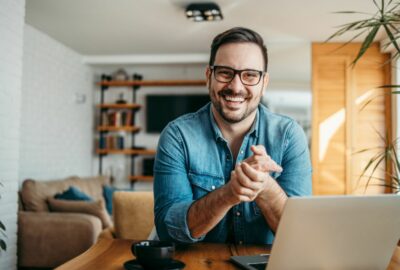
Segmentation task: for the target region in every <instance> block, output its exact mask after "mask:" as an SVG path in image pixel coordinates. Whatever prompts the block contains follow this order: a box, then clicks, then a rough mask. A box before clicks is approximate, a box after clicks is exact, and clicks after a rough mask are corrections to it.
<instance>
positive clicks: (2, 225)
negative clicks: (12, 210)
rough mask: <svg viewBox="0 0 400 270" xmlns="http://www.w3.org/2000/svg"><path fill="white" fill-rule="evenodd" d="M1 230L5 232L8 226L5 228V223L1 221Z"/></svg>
mask: <svg viewBox="0 0 400 270" xmlns="http://www.w3.org/2000/svg"><path fill="white" fill-rule="evenodd" d="M0 229H1V230H3V231H5V230H6V226H4V224H3V222H1V221H0Z"/></svg>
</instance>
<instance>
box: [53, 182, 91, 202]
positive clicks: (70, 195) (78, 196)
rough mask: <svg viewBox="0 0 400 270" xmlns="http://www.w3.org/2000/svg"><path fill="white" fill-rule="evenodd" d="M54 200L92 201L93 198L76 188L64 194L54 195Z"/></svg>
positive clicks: (71, 188)
mask: <svg viewBox="0 0 400 270" xmlns="http://www.w3.org/2000/svg"><path fill="white" fill-rule="evenodd" d="M54 198H56V199H59V200H69V201H92V198H91V197H90V196H89V195H87V194H86V193H84V192H82V191H81V190H80V189H79V188H77V187H74V186H71V187H69V188H68V189H67V190H66V191H64V192H63V193H59V194H56V195H54Z"/></svg>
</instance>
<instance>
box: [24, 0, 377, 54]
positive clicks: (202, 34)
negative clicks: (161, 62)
mask: <svg viewBox="0 0 400 270" xmlns="http://www.w3.org/2000/svg"><path fill="white" fill-rule="evenodd" d="M192 2H193V1H187V0H146V1H140V0H114V1H112V0H26V22H27V23H28V24H30V25H32V26H34V27H35V28H37V29H39V30H40V31H42V32H44V33H46V34H48V35H49V36H51V37H53V38H54V39H56V40H58V41H60V42H61V43H63V44H65V45H67V46H68V47H70V48H72V49H73V50H75V51H77V52H78V53H80V54H83V55H120V54H134V55H140V54H199V53H208V51H209V46H210V43H211V40H212V38H213V37H214V36H215V35H216V34H218V33H220V32H222V31H224V30H226V29H228V28H230V27H234V26H244V27H248V28H252V29H254V30H256V31H258V32H259V33H260V34H261V35H262V36H263V38H264V39H265V41H266V43H267V45H268V46H272V47H273V48H275V49H276V50H279V48H285V47H293V46H295V45H296V44H310V42H312V41H324V40H326V38H327V37H329V36H330V35H331V34H332V33H333V32H334V31H335V26H338V25H341V24H344V23H346V22H351V21H354V20H356V19H359V18H360V16H361V15H355V14H334V13H333V12H335V11H343V10H354V11H363V12H370V13H373V12H374V11H375V7H374V5H373V1H372V0H370V1H368V0H302V1H299V0H279V1H276V0H216V1H214V2H216V3H218V4H219V6H220V7H221V10H222V12H223V15H224V20H223V21H219V22H200V23H196V22H192V21H189V20H187V19H186V17H185V14H184V9H185V7H186V6H187V5H188V4H189V3H192ZM194 2H207V1H199V0H196V1H194ZM208 2H209V1H208ZM344 40H345V39H342V40H341V41H344ZM338 41H340V40H338Z"/></svg>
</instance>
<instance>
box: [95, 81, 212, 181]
mask: <svg viewBox="0 0 400 270" xmlns="http://www.w3.org/2000/svg"><path fill="white" fill-rule="evenodd" d="M96 85H97V86H99V87H100V90H101V96H100V104H97V105H96V107H97V108H98V109H99V110H100V121H99V125H98V126H97V128H96V130H97V131H98V132H99V136H100V140H99V141H100V142H99V145H98V147H97V149H96V154H98V155H99V174H103V158H104V157H105V156H106V155H111V154H112V155H130V160H131V165H130V176H129V177H128V178H129V179H128V180H129V181H130V183H131V184H132V185H133V183H135V182H137V181H144V182H151V181H153V176H148V175H137V174H135V166H134V159H135V157H136V156H139V155H140V156H145V155H147V156H153V155H155V153H156V150H154V149H142V148H135V133H137V132H139V131H140V127H139V126H137V125H135V121H134V119H135V117H134V113H136V112H137V111H138V110H140V109H141V108H142V105H141V104H137V103H136V91H137V90H139V89H140V87H145V86H153V87H157V86H205V85H206V81H204V80H150V81H145V80H127V81H113V80H110V76H107V75H104V74H103V75H102V80H101V81H100V82H98V83H96ZM110 87H132V99H131V101H130V102H131V103H122V104H121V103H105V92H106V91H108V90H109V88H110ZM120 111H125V112H129V113H127V114H126V117H125V119H124V120H125V122H124V121H122V122H121V121H120V123H116V122H117V121H108V120H109V119H108V113H109V112H115V113H116V114H118V112H120ZM129 114H130V118H129ZM104 115H106V116H104ZM116 118H118V117H116ZM127 119H128V120H129V123H126V120H127ZM111 120H115V119H111ZM104 122H108V123H104ZM122 123H123V124H122ZM109 132H124V133H130V134H131V142H130V147H127V145H126V144H125V142H124V147H123V148H122V149H116V148H114V147H112V148H111V147H108V146H107V145H106V144H105V143H104V141H106V137H107V136H108V134H109Z"/></svg>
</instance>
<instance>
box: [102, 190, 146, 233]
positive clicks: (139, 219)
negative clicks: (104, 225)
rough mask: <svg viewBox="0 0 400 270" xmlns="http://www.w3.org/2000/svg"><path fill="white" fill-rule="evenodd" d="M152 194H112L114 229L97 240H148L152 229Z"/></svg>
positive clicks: (107, 231) (124, 192)
mask: <svg viewBox="0 0 400 270" xmlns="http://www.w3.org/2000/svg"><path fill="white" fill-rule="evenodd" d="M153 209H154V199H153V192H151V191H144V192H139V191H137V192H136V191H135V192H127V191H118V192H115V193H114V194H113V217H114V227H113V228H111V229H106V230H104V231H103V232H102V233H101V235H100V237H99V238H120V239H135V240H143V239H148V238H149V236H150V233H151V232H152V229H153V227H154V210H153Z"/></svg>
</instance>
